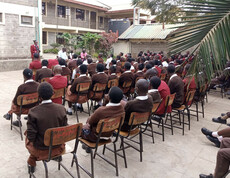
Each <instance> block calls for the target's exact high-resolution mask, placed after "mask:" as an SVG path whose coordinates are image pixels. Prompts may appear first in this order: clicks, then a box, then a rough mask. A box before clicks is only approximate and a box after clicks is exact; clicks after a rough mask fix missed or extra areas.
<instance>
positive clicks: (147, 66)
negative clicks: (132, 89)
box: [145, 63, 153, 70]
mask: <svg viewBox="0 0 230 178" xmlns="http://www.w3.org/2000/svg"><path fill="white" fill-rule="evenodd" d="M152 67H153V66H152V65H151V64H149V63H148V64H146V66H145V68H146V69H147V70H149V69H151V68H152Z"/></svg>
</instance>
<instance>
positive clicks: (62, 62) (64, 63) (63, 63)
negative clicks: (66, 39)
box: [58, 58, 66, 66]
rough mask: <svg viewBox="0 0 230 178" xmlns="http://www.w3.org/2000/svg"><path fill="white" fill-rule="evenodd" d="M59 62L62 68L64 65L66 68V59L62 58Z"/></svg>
mask: <svg viewBox="0 0 230 178" xmlns="http://www.w3.org/2000/svg"><path fill="white" fill-rule="evenodd" d="M58 62H59V65H60V66H63V65H65V66H66V62H65V59H62V58H61V59H60V60H59V61H58Z"/></svg>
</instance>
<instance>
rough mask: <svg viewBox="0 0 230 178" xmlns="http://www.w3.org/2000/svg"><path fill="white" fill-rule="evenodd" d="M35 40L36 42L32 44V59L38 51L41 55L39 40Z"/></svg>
mask: <svg viewBox="0 0 230 178" xmlns="http://www.w3.org/2000/svg"><path fill="white" fill-rule="evenodd" d="M33 42H34V44H32V45H31V46H30V53H31V58H32V61H33V60H34V54H35V53H37V54H38V55H39V53H40V50H39V46H38V42H37V40H34V41H33ZM39 56H40V55H39Z"/></svg>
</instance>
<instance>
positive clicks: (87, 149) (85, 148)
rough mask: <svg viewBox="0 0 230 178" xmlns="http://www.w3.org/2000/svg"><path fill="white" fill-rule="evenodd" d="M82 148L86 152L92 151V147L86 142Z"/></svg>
mask: <svg viewBox="0 0 230 178" xmlns="http://www.w3.org/2000/svg"><path fill="white" fill-rule="evenodd" d="M82 149H83V150H85V152H86V153H90V148H89V147H87V146H86V145H84V144H83V145H82Z"/></svg>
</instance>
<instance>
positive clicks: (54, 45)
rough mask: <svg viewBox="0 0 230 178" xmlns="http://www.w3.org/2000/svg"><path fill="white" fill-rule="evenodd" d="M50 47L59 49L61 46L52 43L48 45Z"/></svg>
mask: <svg viewBox="0 0 230 178" xmlns="http://www.w3.org/2000/svg"><path fill="white" fill-rule="evenodd" d="M50 46H52V47H53V48H54V49H55V48H59V47H60V46H61V45H60V44H58V43H52V44H50Z"/></svg>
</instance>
